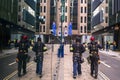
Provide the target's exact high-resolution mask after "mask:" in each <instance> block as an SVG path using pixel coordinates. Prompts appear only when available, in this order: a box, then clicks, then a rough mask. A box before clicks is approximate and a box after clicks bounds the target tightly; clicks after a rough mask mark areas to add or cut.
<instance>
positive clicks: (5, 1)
mask: <svg viewBox="0 0 120 80" xmlns="http://www.w3.org/2000/svg"><path fill="white" fill-rule="evenodd" d="M17 10H18V0H0V18H2V19H4V20H7V21H9V22H13V23H15V24H17V13H18V12H17Z"/></svg>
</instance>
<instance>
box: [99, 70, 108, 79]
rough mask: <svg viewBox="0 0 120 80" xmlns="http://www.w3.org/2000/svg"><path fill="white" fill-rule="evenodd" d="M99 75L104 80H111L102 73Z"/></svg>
mask: <svg viewBox="0 0 120 80" xmlns="http://www.w3.org/2000/svg"><path fill="white" fill-rule="evenodd" d="M98 73H99V75H100V76H101V77H102V78H103V79H104V80H110V79H109V78H108V77H107V76H106V75H105V74H103V73H102V72H101V71H99V72H98Z"/></svg>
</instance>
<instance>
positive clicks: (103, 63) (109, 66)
mask: <svg viewBox="0 0 120 80" xmlns="http://www.w3.org/2000/svg"><path fill="white" fill-rule="evenodd" d="M100 63H102V64H103V65H105V66H106V67H108V68H111V66H110V65H108V64H106V63H105V62H103V61H100Z"/></svg>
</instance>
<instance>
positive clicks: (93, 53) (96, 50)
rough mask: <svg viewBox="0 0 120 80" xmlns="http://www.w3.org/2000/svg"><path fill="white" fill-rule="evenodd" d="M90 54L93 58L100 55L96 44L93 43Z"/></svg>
mask: <svg viewBox="0 0 120 80" xmlns="http://www.w3.org/2000/svg"><path fill="white" fill-rule="evenodd" d="M90 53H91V54H92V55H93V56H96V55H98V46H97V44H96V43H92V44H91V48H90Z"/></svg>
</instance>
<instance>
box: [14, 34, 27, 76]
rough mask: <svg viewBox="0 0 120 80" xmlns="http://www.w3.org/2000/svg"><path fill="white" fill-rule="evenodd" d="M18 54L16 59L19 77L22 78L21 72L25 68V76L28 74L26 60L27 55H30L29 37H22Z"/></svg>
mask: <svg viewBox="0 0 120 80" xmlns="http://www.w3.org/2000/svg"><path fill="white" fill-rule="evenodd" d="M18 47H19V49H18V54H17V57H16V61H17V62H18V77H21V76H22V74H21V71H22V68H23V75H25V74H26V59H27V55H28V54H27V53H28V42H27V36H25V35H24V36H22V37H21V40H20V42H19V44H18Z"/></svg>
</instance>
